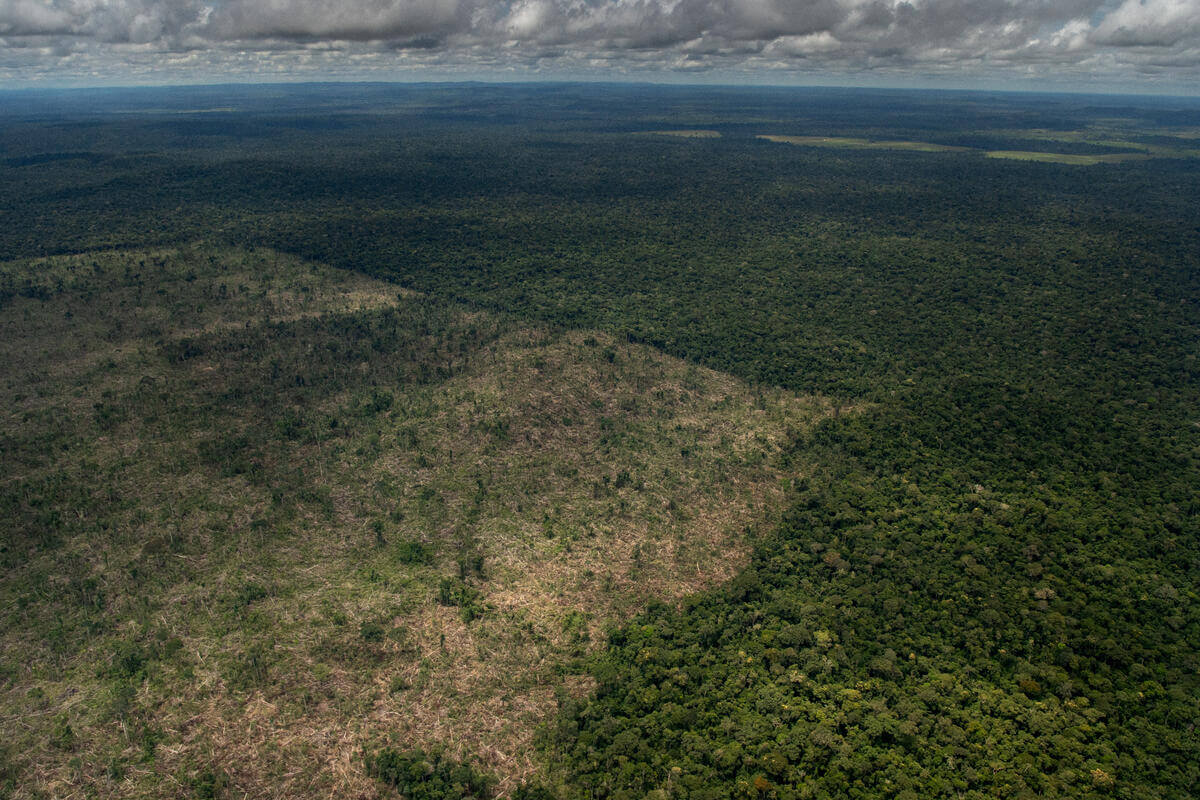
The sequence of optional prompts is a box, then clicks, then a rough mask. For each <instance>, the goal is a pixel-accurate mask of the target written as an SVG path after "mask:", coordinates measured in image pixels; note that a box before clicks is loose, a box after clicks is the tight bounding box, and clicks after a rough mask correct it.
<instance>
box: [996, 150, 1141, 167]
mask: <svg viewBox="0 0 1200 800" xmlns="http://www.w3.org/2000/svg"><path fill="white" fill-rule="evenodd" d="M984 155H985V156H987V157H988V158H1006V159H1010V160H1012V161H1040V162H1043V163H1047V164H1074V165H1077V166H1084V167H1088V166H1092V165H1094V164H1120V163H1121V162H1122V161H1143V160H1145V159H1147V158H1150V156H1149V155H1148V154H1146V153H1106V154H1104V155H1081V154H1077V153H1041V152H1037V151H1033V150H989V151H988V152H986V153H984Z"/></svg>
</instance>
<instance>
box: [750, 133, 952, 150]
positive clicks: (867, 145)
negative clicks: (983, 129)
mask: <svg viewBox="0 0 1200 800" xmlns="http://www.w3.org/2000/svg"><path fill="white" fill-rule="evenodd" d="M757 138H759V139H765V140H767V141H768V142H780V143H782V144H795V145H802V146H805V147H842V148H849V149H856V150H911V151H914V152H918V153H963V152H968V151H969V150H971V148H969V147H958V146H955V145H948V144H934V143H933V142H909V141H875V140H871V139H856V138H853V137H846V136H777V135H774V134H765V133H764V134H759V135H758V136H757Z"/></svg>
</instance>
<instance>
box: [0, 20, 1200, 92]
mask: <svg viewBox="0 0 1200 800" xmlns="http://www.w3.org/2000/svg"><path fill="white" fill-rule="evenodd" d="M31 44H36V45H37V46H30V45H31ZM133 46H140V47H142V48H149V51H151V53H157V54H158V55H159V56H160V57H161V63H162V64H164V65H166V66H167V67H169V68H170V69H172V70H175V72H176V73H177V74H181V75H182V74H186V73H185V70H186V68H187V67H186V66H185V65H186V64H200V65H204V68H206V69H209V70H210V71H213V72H216V73H217V74H219V73H220V70H221V69H222V65H223V64H224V65H228V66H229V67H230V68H231V69H232V68H236V69H249V70H252V69H253V62H254V54H260V61H261V62H262V63H263V64H264V69H265V70H266V71H268V72H270V73H271V74H277V73H278V71H279V69H280V68H281V67H280V65H281V64H282V65H286V63H287V58H288V57H287V56H286V55H281V53H282V54H286V53H291V58H292V63H293V64H294V65H295V69H296V71H297V73H302V74H307V73H308V72H312V71H316V70H329V69H331V68H332V67H337V66H338V61H337V59H338V58H342V59H344V62H343V63H342V67H344V68H346V69H351V68H364V67H362V65H364V64H371V65H373V66H372V69H375V68H376V67H378V68H379V69H386V66H387V64H388V63H389V59H391V61H390V63H391V64H392V65H393V66H397V67H399V66H414V67H419V66H420V65H421V64H438V65H441V66H448V67H453V68H461V69H463V70H472V69H474V70H476V71H478V70H489V69H517V70H519V69H532V68H535V67H536V68H537V69H542V70H553V69H556V68H559V69H564V70H567V69H569V70H575V71H584V72H586V71H587V70H589V69H591V70H600V71H603V70H614V69H617V70H625V71H631V70H632V71H635V72H636V71H641V72H653V71H656V70H657V71H662V72H667V71H678V70H722V71H726V72H730V71H733V72H736V71H743V72H746V73H756V72H757V73H763V72H767V73H770V72H779V73H786V72H787V71H788V70H789V69H792V70H812V69H814V68H818V67H825V68H827V69H829V70H830V71H834V72H836V71H839V70H852V71H856V72H859V73H861V72H862V71H864V70H865V71H871V70H889V71H893V72H895V71H900V72H906V71H907V72H908V73H911V74H921V73H930V74H952V73H953V72H954V71H955V70H958V71H960V72H961V73H962V74H963V75H964V76H968V77H969V76H986V75H988V74H995V73H997V72H998V71H1003V70H1009V71H1012V72H1013V73H1014V74H1028V71H1029V70H1031V69H1033V70H1040V71H1041V73H1040V74H1045V75H1052V74H1053V73H1054V70H1056V69H1057V70H1059V71H1061V72H1062V73H1064V74H1076V75H1082V74H1086V73H1088V72H1089V71H1091V72H1093V73H1097V74H1099V73H1101V72H1102V73H1104V74H1111V75H1114V76H1125V77H1136V76H1137V75H1139V74H1144V73H1147V70H1151V71H1157V72H1156V73H1155V74H1159V75H1161V74H1162V73H1163V71H1164V70H1165V71H1167V72H1168V73H1170V77H1173V78H1174V79H1175V80H1177V81H1180V82H1182V81H1185V80H1190V79H1194V78H1196V77H1200V0H0V51H2V52H4V54H5V58H4V59H3V61H2V62H0V63H3V64H12V63H13V62H14V61H20V60H21V59H26V60H27V62H28V69H29V70H30V72H31V73H32V72H35V71H39V70H40V71H41V72H44V73H46V74H52V73H54V71H55V68H56V62H55V61H54V58H55V57H54V55H53V53H54V52H70V53H71V54H72V57H71V59H70V60H69V61H68V60H67V59H63V60H62V62H61V64H58V65H57V66H59V67H61V70H60V71H61V72H63V73H64V74H69V72H70V70H76V69H80V63H82V62H87V63H88V68H90V69H92V70H93V71H94V70H95V69H98V68H101V67H104V66H105V65H107V68H108V69H110V70H114V71H116V70H119V69H120V68H121V66H122V65H129V66H130V68H131V69H132V68H134V67H138V66H139V65H142V64H144V63H148V62H147V60H148V59H151V58H152V56H151V55H147V54H146V53H145V52H143V50H138V51H136V52H135V51H133V50H131V49H130V48H131V47H133ZM314 46H316V48H317V50H321V51H322V52H323V55H320V56H319V57H318V56H314V55H313V54H314V52H316V50H314V49H313V48H314ZM46 53H49V55H46ZM180 53H199V54H200V55H197V56H195V57H192V58H188V59H179V58H175V57H169V56H170V54H180ZM18 54H25V55H18ZM268 54H269V57H268ZM196 68H197V69H199V67H196ZM4 70H5V71H0V79H2V78H4V77H5V76H9V77H11V76H14V75H19V74H20V68H19V67H5V68H4Z"/></svg>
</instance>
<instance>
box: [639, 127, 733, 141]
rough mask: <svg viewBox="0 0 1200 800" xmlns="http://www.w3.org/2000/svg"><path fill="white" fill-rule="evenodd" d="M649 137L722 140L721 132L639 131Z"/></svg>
mask: <svg viewBox="0 0 1200 800" xmlns="http://www.w3.org/2000/svg"><path fill="white" fill-rule="evenodd" d="M639 133H641V134H643V135H647V136H677V137H679V138H682V139H720V138H721V132H720V131H710V130H702V129H695V130H678V131H639Z"/></svg>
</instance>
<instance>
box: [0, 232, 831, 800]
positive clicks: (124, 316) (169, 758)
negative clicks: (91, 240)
mask: <svg viewBox="0 0 1200 800" xmlns="http://www.w3.org/2000/svg"><path fill="white" fill-rule="evenodd" d="M126 267H129V270H126ZM0 277H2V278H3V279H4V280H5V281H6V285H9V286H17V287H22V286H23V287H25V289H24V293H25V294H28V295H30V297H22V296H17V297H14V298H12V299H10V300H9V301H8V302H7V303H6V304H5V305H4V306H3V307H0V363H2V364H3V365H4V366H3V367H2V368H0V370H2V371H0V386H2V388H3V391H4V409H5V410H4V412H3V413H4V414H5V415H6V418H5V422H4V427H5V430H7V431H10V432H11V433H10V435H9V436H7V437H6V439H5V440H4V442H5V456H6V465H5V470H4V474H3V475H2V476H0V486H2V487H3V491H4V500H5V503H6V505H5V506H4V508H6V510H7V511H6V513H8V514H9V515H10V517H11V518H10V519H9V520H8V521H7V522H8V524H7V525H6V528H8V529H9V530H11V531H13V533H12V539H11V541H10V542H9V543H8V544H7V545H6V549H5V560H4V562H3V564H4V570H5V580H4V582H3V586H2V587H0V598H2V599H3V602H4V606H5V608H7V609H8V611H7V612H6V616H5V618H4V630H5V634H4V636H3V637H2V638H0V658H2V661H0V665H2V670H3V671H2V672H0V680H2V681H3V683H2V684H0V718H2V719H3V720H4V721H5V722H4V730H5V732H6V738H7V741H8V746H7V749H6V750H5V751H3V752H0V755H2V756H3V760H0V770H3V772H0V775H3V774H7V775H8V776H10V780H11V783H12V787H11V788H12V790H13V792H12V793H13V796H14V797H19V798H26V797H35V796H39V794H40V795H48V796H54V797H85V796H95V797H186V796H194V795H195V794H197V793H203V792H206V791H209V790H211V791H213V792H216V793H221V792H224V793H226V794H227V795H228V796H231V797H243V796H245V797H318V796H320V797H374V796H376V793H377V787H376V786H375V784H374V783H372V782H371V781H370V780H369V779H368V778H367V777H366V776H365V774H364V772H363V769H362V760H361V754H362V752H363V750H364V748H366V749H370V748H374V747H378V746H381V745H383V744H384V743H390V744H392V745H394V746H397V747H404V748H407V747H414V746H422V747H429V746H433V745H441V746H444V747H446V748H447V749H448V750H449V751H450V753H452V754H453V755H455V756H457V757H459V758H462V759H465V760H470V761H472V762H474V763H476V764H477V765H479V766H481V767H483V768H485V769H487V770H489V771H491V772H493V773H494V774H496V775H497V776H498V777H499V778H500V780H501V784H500V788H501V790H502V793H503V792H505V791H507V790H509V789H511V788H512V787H513V786H514V785H516V783H517V782H518V781H519V780H520V779H521V778H522V777H523V776H525V775H528V774H530V773H531V772H533V771H535V770H536V769H537V768H538V762H537V754H536V751H535V748H534V747H533V744H532V739H533V735H534V732H535V731H536V728H537V726H538V724H540V723H541V722H543V721H544V720H546V719H547V717H548V716H549V715H551V714H552V713H553V712H554V710H555V709H556V707H557V702H558V698H559V697H560V696H562V694H563V693H568V694H570V693H580V692H586V691H587V690H588V688H589V687H588V684H587V682H586V680H584V679H583V678H582V677H580V675H579V670H578V668H577V661H578V659H579V658H580V657H582V656H585V655H586V654H587V653H589V652H591V651H592V650H593V649H594V648H596V647H598V646H600V644H601V643H602V641H603V631H604V629H605V628H606V627H607V626H609V625H612V624H614V623H617V622H619V621H621V620H623V619H626V618H628V617H629V616H630V615H632V614H634V613H636V611H637V610H638V609H639V608H642V607H644V605H645V603H647V602H648V601H649V600H651V599H662V600H671V599H674V598H678V597H680V596H682V595H684V594H687V593H691V592H694V591H697V590H699V589H702V588H704V587H706V586H709V585H712V584H713V583H715V582H719V581H721V580H724V579H726V578H728V577H729V576H731V575H732V574H733V573H734V572H735V571H736V570H737V569H738V568H739V567H740V566H741V564H742V563H743V562H744V558H745V555H746V550H747V532H748V531H751V530H753V528H754V526H756V525H763V524H769V523H770V512H769V509H771V508H772V507H776V506H777V505H778V502H779V500H780V499H782V496H783V493H784V491H785V490H784V488H783V483H784V481H785V479H786V478H785V476H784V475H782V474H781V473H780V472H779V471H778V469H777V468H776V467H775V466H774V464H775V461H776V459H775V455H776V453H777V452H778V450H779V448H780V447H781V446H782V445H783V444H784V443H785V442H786V441H787V439H788V436H789V431H791V430H795V429H800V428H803V427H805V426H808V425H811V424H812V423H813V422H814V421H815V420H816V419H818V418H820V417H821V416H822V415H824V414H826V413H828V412H829V410H830V409H829V405H828V404H827V403H826V402H825V401H823V400H821V399H819V398H804V397H796V396H793V395H788V394H785V393H782V392H777V391H766V390H756V389H753V388H751V387H748V386H746V385H744V384H741V383H739V382H738V381H736V380H734V379H732V378H731V377H729V376H727V375H723V374H720V373H716V372H713V371H710V370H706V369H702V368H698V367H695V366H693V365H688V364H685V363H683V362H681V361H678V360H676V359H672V358H669V357H666V356H664V355H662V354H661V353H659V352H657V351H654V350H652V349H650V348H646V347H642V346H634V345H629V344H627V343H624V342H617V341H614V340H612V339H611V338H609V337H606V336H605V335H603V334H599V333H589V332H555V331H549V330H546V329H541V328H534V327H529V326H525V325H520V324H517V323H514V322H511V321H506V320H502V319H499V318H497V317H495V316H492V315H483V314H479V313H468V312H465V311H463V310H460V309H454V308H452V307H451V308H447V309H443V310H441V311H438V312H437V313H436V314H434V315H432V316H430V312H429V311H428V308H427V307H428V306H429V305H430V301H428V300H427V299H425V298H421V297H416V296H414V295H412V294H411V293H405V292H397V290H396V287H394V286H390V285H388V284H384V283H381V282H377V281H371V280H368V279H366V278H363V277H361V276H358V275H354V274H350V273H343V272H338V271H335V270H331V269H327V268H324V267H321V266H317V265H312V264H306V263H302V262H298V261H296V260H293V259H289V258H286V257H283V256H279V255H278V254H275V253H270V252H264V251H260V252H257V253H253V254H248V253H244V252H239V251H217V250H210V249H206V248H192V249H188V250H185V251H178V252H177V251H161V252H154V253H108V254H89V255H84V256H77V257H67V258H61V259H49V260H44V261H40V262H21V263H11V264H6V265H3V266H0ZM26 281H28V283H27V284H26V283H24V282H26ZM38 287H45V288H46V289H47V290H48V292H46V293H41V296H40V299H39V292H38V291H36V290H37V289H38ZM222 287H224V288H222ZM388 309H391V310H393V311H394V314H395V316H396V318H398V319H400V320H401V323H402V324H408V322H406V321H412V320H416V322H415V323H412V324H413V326H414V327H413V330H414V331H416V333H413V335H412V338H413V339H414V340H419V341H420V342H425V344H424V345H422V347H425V349H424V350H420V353H421V355H420V358H422V359H426V360H427V361H428V362H429V364H428V365H427V366H430V368H431V370H433V373H432V374H433V377H430V378H428V379H425V380H416V379H414V378H413V375H414V374H416V373H414V372H413V369H412V368H413V366H414V365H413V364H411V363H408V362H406V361H405V360H404V359H405V358H407V356H403V354H401V353H399V352H398V351H394V350H387V351H373V350H371V349H370V348H369V347H368V346H367V344H365V343H364V342H369V339H370V337H371V336H377V335H378V332H376V333H374V334H372V333H367V334H362V336H363V337H365V338H364V340H363V342H357V341H356V342H353V343H352V344H355V346H356V347H357V348H358V349H353V348H351V349H350V350H348V351H347V352H352V353H354V354H355V355H353V357H350V356H340V355H339V356H336V357H332V358H326V359H325V360H324V361H323V360H322V358H323V356H322V354H323V353H325V352H326V351H328V350H329V349H330V348H334V349H336V348H339V347H348V344H347V341H346V337H347V336H350V335H351V334H347V333H346V332H345V331H349V330H354V328H353V325H352V324H349V323H354V322H356V321H357V320H359V319H360V318H361V319H365V320H368V321H369V320H371V319H385V320H386V319H389V317H387V316H386V314H385V315H384V316H382V317H380V316H379V315H380V314H383V313H384V312H385V311H386V310H388ZM388 313H392V312H388ZM372 315H375V316H372ZM430 320H432V322H430ZM347 321H349V323H348V322H347ZM429 325H434V326H435V327H438V328H439V329H438V330H435V331H433V332H432V333H428V335H426V334H425V333H422V332H421V328H422V326H426V327H428V326H429ZM264 330H265V331H268V332H269V334H270V335H269V336H267V335H265V334H263V331H264ZM372 330H376V331H377V330H378V329H372ZM354 335H357V334H354ZM402 339H403V337H402ZM193 340H195V341H198V342H201V343H202V344H203V345H204V346H203V347H200V348H198V349H197V351H196V354H194V355H192V354H191V353H190V351H189V352H188V353H187V355H186V357H184V356H178V355H176V356H174V357H172V356H171V355H170V354H172V353H175V354H178V353H179V352H180V348H181V344H180V343H181V342H187V341H193ZM404 341H407V340H406V339H405V340H404ZM264 343H265V344H264ZM243 345H245V346H243ZM337 352H339V353H340V352H341V351H340V350H338V351H337ZM414 352H417V351H414ZM362 353H367V355H366V356H363V355H361V354H362ZM370 353H374V355H370ZM314 364H315V365H317V366H313V367H312V369H313V371H312V372H311V373H310V374H309V373H306V374H307V383H306V384H305V385H304V386H303V387H302V388H294V387H295V382H289V378H290V374H289V372H288V370H303V369H305V368H306V365H314ZM322 364H324V365H325V366H320V365H322ZM440 367H444V368H445V369H444V370H443V371H442V372H437V371H436V369H437V368H440ZM321 370H324V371H321ZM273 372H274V373H281V374H280V375H277V376H276V377H274V378H272V377H270V376H271V375H272V373H273ZM422 374H423V373H422ZM301 377H303V376H302V375H301V374H298V375H297V380H298V381H299V380H300V378H301ZM272 380H275V381H277V383H271V381H272ZM277 386H278V387H285V388H282V389H276V388H273V387H277ZM285 389H286V390H285ZM372 403H374V405H372ZM293 417H294V418H296V419H299V420H301V422H302V424H301V423H297V425H299V428H298V429H299V431H300V433H295V432H294V431H293V429H292V428H290V427H288V425H290V424H291V423H289V422H288V420H291V419H292V418H293ZM335 421H336V425H335ZM230 441H233V442H234V443H235V444H237V447H233V448H232V449H230V450H228V452H226V451H225V450H219V449H218V450H215V451H214V450H213V449H212V448H214V447H216V446H218V445H221V446H224V444H228V443H229V442H230ZM213 443H216V444H213ZM223 443H224V444H223ZM238 443H243V444H238ZM244 443H248V444H244ZM238 447H241V448H242V450H244V451H245V452H246V453H248V454H249V455H247V456H246V460H247V463H249V464H251V466H252V468H249V469H247V470H244V471H239V470H236V469H232V470H231V469H230V468H229V463H227V460H228V459H237V458H242V455H240V453H241V452H242V450H238V449H237V448H238ZM206 448H208V449H206ZM213 452H216V453H217V455H215V456H214V455H213ZM206 453H207V454H208V455H205V454H206ZM447 579H448V584H447V585H449V586H451V587H453V588H454V589H455V591H457V592H459V594H458V595H457V596H456V597H454V598H451V603H449V604H447V603H444V602H442V601H443V600H445V599H446V598H442V597H440V595H441V594H442V585H443V583H444V582H446V581H447ZM131 654H132V655H131ZM68 730H69V733H67V731H68Z"/></svg>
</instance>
